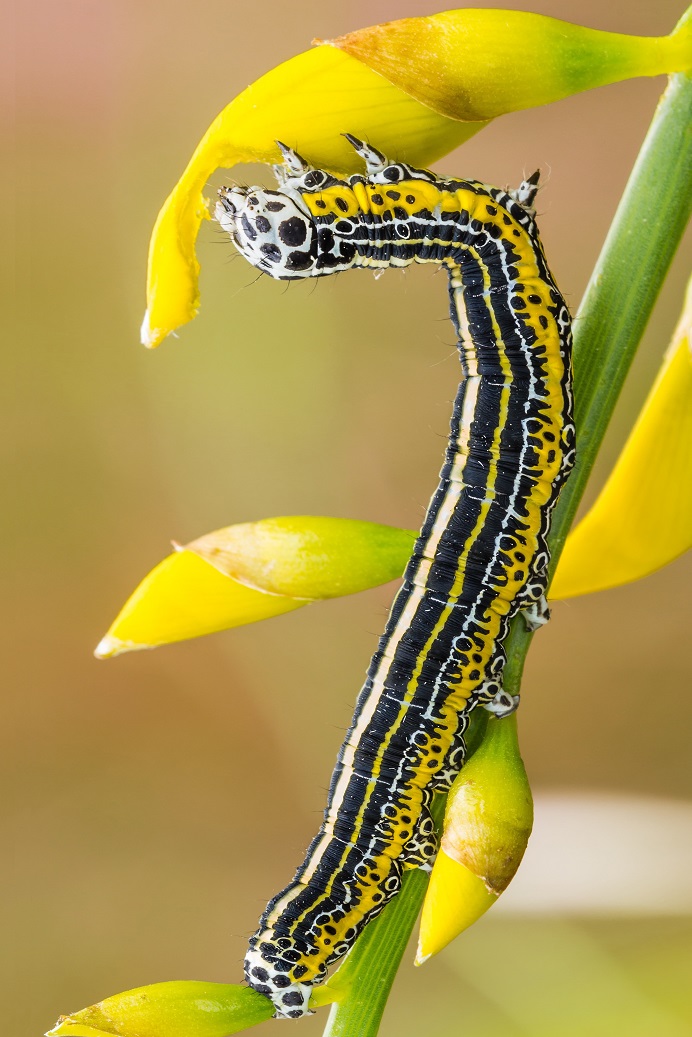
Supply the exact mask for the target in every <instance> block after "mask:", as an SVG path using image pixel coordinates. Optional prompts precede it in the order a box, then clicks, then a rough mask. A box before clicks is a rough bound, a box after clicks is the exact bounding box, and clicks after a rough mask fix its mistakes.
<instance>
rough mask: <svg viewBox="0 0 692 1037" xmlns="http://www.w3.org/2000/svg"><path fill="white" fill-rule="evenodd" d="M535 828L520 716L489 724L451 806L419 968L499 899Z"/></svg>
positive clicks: (434, 875)
mask: <svg viewBox="0 0 692 1037" xmlns="http://www.w3.org/2000/svg"><path fill="white" fill-rule="evenodd" d="M532 825H533V800H532V798H531V789H530V788H529V782H528V778H527V777H526V771H525V769H524V764H523V761H522V759H521V755H520V753H519V743H518V741H517V722H516V716H515V715H512V716H509V717H505V718H504V719H502V720H496V719H491V720H489V721H488V726H487V729H486V733H485V736H484V738H483V741H482V742H481V744H480V746H479V748H478V749H477V750H476V752H475V753H474V754H473V756H471V758H470V760H469V761H468V763H467V764H466V765H465V766H464V767H462V769H461V772H460V774H459V777H458V778H457V780H456V781H455V782H454V785H453V786H452V789H451V791H450V793H449V798H448V801H447V810H446V812H445V819H444V827H443V832H442V840H441V845H440V852H439V854H438V856H437V859H436V860H435V863H434V865H433V869H432V874H431V876H430V884H429V886H428V890H427V894H426V897H425V902H424V904H423V913H422V916H421V926H420V936H419V941H418V951H417V954H416V964H417V965H422V964H423V962H424V961H427V959H428V958H429V957H430V956H431V955H433V954H437V953H438V951H441V950H442V948H443V947H446V946H447V944H448V943H449V942H450V941H451V940H453V939H454V938H455V937H456V936H458V935H459V933H462V932H463V931H464V929H468V927H469V926H470V925H472V924H473V923H474V922H475V921H477V920H478V918H480V916H481V915H482V914H484V913H485V912H486V911H487V910H488V908H489V907H492V905H493V904H494V903H495V901H496V900H497V898H498V896H499V895H500V893H502V892H503V890H505V889H506V888H507V886H508V885H509V883H510V882H511V880H512V878H513V877H514V875H515V873H516V871H517V868H518V867H519V864H520V862H521V859H522V857H523V856H524V851H525V849H526V844H527V843H528V840H529V835H530V834H531V827H532Z"/></svg>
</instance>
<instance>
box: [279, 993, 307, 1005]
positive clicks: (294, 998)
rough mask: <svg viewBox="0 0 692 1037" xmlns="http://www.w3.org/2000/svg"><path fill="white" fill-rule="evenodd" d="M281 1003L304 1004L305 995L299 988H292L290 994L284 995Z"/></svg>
mask: <svg viewBox="0 0 692 1037" xmlns="http://www.w3.org/2000/svg"><path fill="white" fill-rule="evenodd" d="M281 1003H282V1004H284V1005H302V1003H303V995H302V994H301V992H300V991H299V990H291V991H289V993H288V994H283V995H282V997H281Z"/></svg>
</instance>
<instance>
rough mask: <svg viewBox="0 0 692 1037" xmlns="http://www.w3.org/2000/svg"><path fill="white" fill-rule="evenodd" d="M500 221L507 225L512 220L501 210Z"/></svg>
mask: <svg viewBox="0 0 692 1037" xmlns="http://www.w3.org/2000/svg"><path fill="white" fill-rule="evenodd" d="M502 222H503V223H504V224H506V225H507V226H508V227H509V225H510V223H511V222H512V217H511V216H508V215H507V213H506V212H503V214H502Z"/></svg>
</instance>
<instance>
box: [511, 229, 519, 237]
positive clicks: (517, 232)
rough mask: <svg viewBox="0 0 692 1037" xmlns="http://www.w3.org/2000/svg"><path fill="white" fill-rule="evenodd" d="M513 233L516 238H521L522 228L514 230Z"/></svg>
mask: <svg viewBox="0 0 692 1037" xmlns="http://www.w3.org/2000/svg"><path fill="white" fill-rule="evenodd" d="M512 234H513V235H514V237H515V238H520V237H521V231H520V230H516V229H515V230H513V231H512Z"/></svg>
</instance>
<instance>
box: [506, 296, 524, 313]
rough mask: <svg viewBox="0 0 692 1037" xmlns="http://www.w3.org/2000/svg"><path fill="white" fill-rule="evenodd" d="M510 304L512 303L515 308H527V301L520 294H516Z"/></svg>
mask: <svg viewBox="0 0 692 1037" xmlns="http://www.w3.org/2000/svg"><path fill="white" fill-rule="evenodd" d="M510 305H511V307H512V309H513V310H525V309H526V303H525V301H524V300H523V299H522V297H521V296H520V295H515V296H514V298H513V299H512V302H511V304H510Z"/></svg>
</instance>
